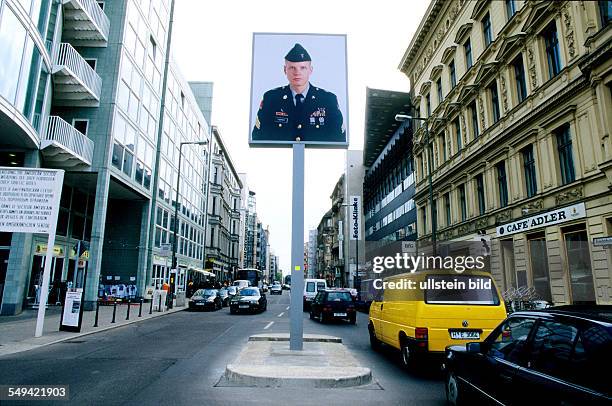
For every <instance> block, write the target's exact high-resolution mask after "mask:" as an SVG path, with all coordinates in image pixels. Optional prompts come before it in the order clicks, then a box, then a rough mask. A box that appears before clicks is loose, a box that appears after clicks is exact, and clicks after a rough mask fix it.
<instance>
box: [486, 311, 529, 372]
mask: <svg viewBox="0 0 612 406" xmlns="http://www.w3.org/2000/svg"><path fill="white" fill-rule="evenodd" d="M534 324H535V321H534V320H533V319H528V318H523V317H510V318H509V319H508V320H506V321H505V322H504V323H503V324H502V326H501V327H500V328H498V329H497V330H495V331H494V332H493V333H492V334H491V335H490V336H489V338H487V340H486V342H487V344H489V348H488V352H487V355H488V356H490V357H495V358H501V359H504V360H507V361H510V362H515V363H518V362H520V361H521V360H522V359H523V357H524V356H525V350H526V345H527V338H528V337H529V333H530V332H531V329H532V328H533V325H534Z"/></svg>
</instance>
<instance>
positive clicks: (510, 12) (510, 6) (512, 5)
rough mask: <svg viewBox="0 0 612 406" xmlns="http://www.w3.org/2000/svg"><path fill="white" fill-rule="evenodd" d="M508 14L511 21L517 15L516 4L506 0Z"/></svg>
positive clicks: (511, 0) (512, 0)
mask: <svg viewBox="0 0 612 406" xmlns="http://www.w3.org/2000/svg"><path fill="white" fill-rule="evenodd" d="M506 14H507V15H508V20H510V19H511V18H512V17H513V16H514V14H516V2H515V1H514V0H506Z"/></svg>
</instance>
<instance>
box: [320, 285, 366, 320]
mask: <svg viewBox="0 0 612 406" xmlns="http://www.w3.org/2000/svg"><path fill="white" fill-rule="evenodd" d="M310 319H311V320H314V319H318V320H319V321H320V322H321V323H325V322H328V321H332V320H347V321H348V322H349V323H351V324H355V322H356V321H357V315H356V313H355V304H354V303H353V299H352V298H351V294H350V293H349V292H348V291H338V290H322V291H319V292H318V293H317V296H315V298H314V300H313V301H312V303H311V304H310Z"/></svg>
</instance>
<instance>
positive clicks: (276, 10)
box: [172, 0, 429, 274]
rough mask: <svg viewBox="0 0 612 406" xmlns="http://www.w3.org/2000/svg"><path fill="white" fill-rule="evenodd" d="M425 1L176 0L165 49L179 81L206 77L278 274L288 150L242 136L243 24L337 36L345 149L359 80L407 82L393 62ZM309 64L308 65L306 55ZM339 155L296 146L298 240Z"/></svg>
mask: <svg viewBox="0 0 612 406" xmlns="http://www.w3.org/2000/svg"><path fill="white" fill-rule="evenodd" d="M428 4H429V1H428V0H418V1H417V0H412V1H407V0H403V1H391V0H379V1H376V2H361V1H332V0H325V1H315V0H311V1H308V2H306V1H301V2H289V1H286V2H280V1H271V0H258V1H244V2H234V1H201V0H176V6H175V15H174V21H175V24H174V34H173V37H172V42H173V44H172V49H173V58H174V60H175V61H176V62H177V64H178V66H179V68H180V71H181V72H182V74H183V76H184V77H185V78H186V79H187V80H189V81H212V82H214V88H213V107H212V123H211V124H213V125H216V126H217V127H219V130H220V132H221V136H222V137H223V140H224V142H225V144H226V146H227V148H228V149H229V153H230V156H231V158H232V160H233V162H234V165H235V167H236V169H237V171H238V172H246V173H247V182H248V187H249V189H250V190H253V191H254V192H255V193H256V197H257V213H258V216H259V218H260V220H261V221H262V222H263V223H264V224H267V225H268V226H269V229H270V240H271V241H270V246H271V248H272V251H273V252H274V254H275V255H278V256H279V259H280V268H281V269H282V270H283V271H284V274H288V273H289V271H290V261H291V170H292V167H291V149H290V148H283V149H250V148H249V145H248V135H249V130H250V129H249V108H250V107H249V99H250V86H251V56H252V55H251V47H252V37H253V32H279V33H324V34H346V35H347V45H348V50H347V53H348V80H349V86H348V93H349V123H348V124H349V125H348V130H349V135H350V149H359V150H361V149H362V148H363V138H364V122H365V91H366V87H370V88H378V89H387V90H395V91H403V92H407V91H409V90H410V84H409V81H408V78H407V77H406V76H405V75H404V74H402V73H400V72H399V71H398V70H397V66H398V64H399V62H400V60H401V58H402V56H403V54H404V52H405V50H406V48H407V47H408V45H409V44H410V40H411V38H412V36H413V35H414V32H415V30H416V28H417V27H418V25H419V23H420V21H421V18H422V17H423V15H424V14H425V10H426V9H427V6H428ZM282 64H283V61H282V60H281V61H279V65H278V69H279V70H281V71H282ZM313 66H314V69H315V70H316V61H313ZM313 78H314V76H313ZM313 82H314V79H313ZM344 159H345V151H344V150H313V149H307V150H306V179H305V181H306V187H305V196H306V197H305V204H304V206H305V213H304V222H305V225H304V230H305V241H307V239H308V230H309V229H312V228H316V226H317V225H318V224H319V221H320V220H321V217H322V216H323V214H325V212H326V211H327V210H329V208H330V207H331V200H330V195H331V193H332V192H333V189H334V186H335V184H336V182H337V181H338V178H339V177H340V175H341V174H342V172H343V168H344Z"/></svg>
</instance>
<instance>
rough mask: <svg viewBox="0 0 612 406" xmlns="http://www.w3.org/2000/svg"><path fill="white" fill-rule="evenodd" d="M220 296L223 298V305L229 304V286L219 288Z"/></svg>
mask: <svg viewBox="0 0 612 406" xmlns="http://www.w3.org/2000/svg"><path fill="white" fill-rule="evenodd" d="M219 297H220V298H221V303H222V304H223V307H227V306H229V302H230V297H229V292H228V289H227V288H221V289H219Z"/></svg>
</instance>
